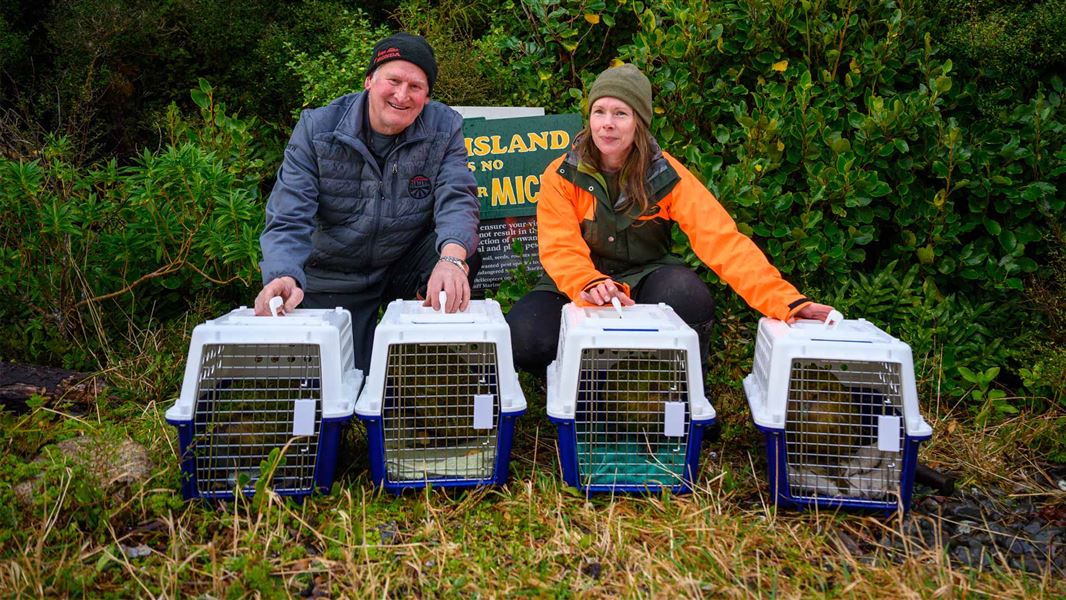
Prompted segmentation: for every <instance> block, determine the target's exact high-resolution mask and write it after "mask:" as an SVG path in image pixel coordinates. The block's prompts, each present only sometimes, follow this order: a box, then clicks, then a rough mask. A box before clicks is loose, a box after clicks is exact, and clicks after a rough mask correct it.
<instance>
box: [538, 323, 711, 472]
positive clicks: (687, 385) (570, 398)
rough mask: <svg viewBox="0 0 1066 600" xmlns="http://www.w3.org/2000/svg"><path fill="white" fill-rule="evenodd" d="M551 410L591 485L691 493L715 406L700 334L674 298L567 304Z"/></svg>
mask: <svg viewBox="0 0 1066 600" xmlns="http://www.w3.org/2000/svg"><path fill="white" fill-rule="evenodd" d="M547 387H548V390H547V412H548V417H549V419H551V421H552V422H553V423H555V425H556V427H557V429H558V432H559V442H558V443H559V461H560V463H561V468H562V472H563V479H564V480H565V481H566V482H567V483H568V484H569V485H571V486H573V487H576V488H578V489H580V490H582V491H584V492H585V493H592V492H656V491H660V490H663V489H669V490H672V491H673V492H688V491H691V489H692V485H693V482H694V481H695V479H696V475H697V473H698V472H699V455H700V447H701V446H702V443H703V435H704V432H705V430H706V429H707V428H708V427H710V426H712V425H713V424H714V423H715V412H714V408H713V407H712V406H711V403H710V402H709V401H708V400H707V398H706V397H705V396H704V390H703V374H702V370H701V367H700V357H699V342H698V341H697V337H696V332H695V331H693V330H692V328H690V327H689V326H688V325H686V324H685V322H684V321H683V320H681V318H680V317H678V316H677V314H676V313H674V311H673V309H672V308H670V307H669V306H667V305H665V304H658V305H641V304H638V305H634V306H629V307H624V308H620V309H614V308H610V307H607V308H602V307H578V306H576V305H574V304H567V305H566V306H565V307H563V315H562V324H561V325H560V335H559V348H558V353H557V355H556V359H555V361H553V362H552V363H551V365H549V366H548V381H547Z"/></svg>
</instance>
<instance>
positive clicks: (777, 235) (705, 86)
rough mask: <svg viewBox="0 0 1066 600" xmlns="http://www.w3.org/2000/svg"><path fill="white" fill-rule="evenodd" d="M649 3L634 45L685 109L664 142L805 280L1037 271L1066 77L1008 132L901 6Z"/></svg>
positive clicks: (989, 284)
mask: <svg viewBox="0 0 1066 600" xmlns="http://www.w3.org/2000/svg"><path fill="white" fill-rule="evenodd" d="M633 6H634V10H637V11H638V12H639V14H640V26H641V28H640V31H639V32H638V34H637V35H636V36H635V37H634V42H633V43H632V44H630V45H627V46H623V47H622V48H620V49H619V53H620V55H621V58H622V59H623V60H627V61H632V62H634V63H636V64H637V65H638V66H640V67H641V68H643V69H644V70H645V71H646V72H648V73H649V75H650V77H651V79H652V82H653V85H654V87H655V89H656V90H658V100H657V105H658V106H660V107H670V115H672V117H666V118H660V119H657V120H656V122H655V123H654V124H653V125H654V129H655V133H656V135H657V137H658V139H659V140H660V142H661V143H662V144H663V145H664V146H665V147H666V148H667V149H668V150H670V151H671V152H673V153H674V154H675V155H678V156H679V157H681V158H682V160H684V161H685V162H686V163H687V164H688V165H689V167H690V168H691V169H692V170H694V171H695V172H697V173H698V174H699V175H701V176H702V177H703V178H704V179H705V180H706V181H707V184H708V187H710V188H711V189H712V191H715V192H717V193H718V194H719V197H720V198H721V199H722V200H723V201H724V202H725V203H726V205H727V207H728V208H730V209H731V210H732V212H733V213H734V215H735V217H736V218H737V221H738V223H739V224H740V226H741V229H742V230H743V231H745V232H746V233H749V234H753V235H754V237H755V238H756V239H757V241H759V242H760V244H761V245H762V246H763V247H764V249H765V250H766V251H767V253H768V254H769V255H770V257H771V259H772V261H773V262H774V263H775V264H776V265H777V266H778V267H779V268H781V270H782V271H783V272H785V273H786V274H789V275H790V276H791V277H792V278H793V279H794V280H796V281H797V282H798V283H801V284H805V285H834V284H840V283H843V282H845V281H847V280H848V279H849V276H850V274H851V273H852V272H854V271H868V272H869V271H876V270H877V269H878V268H879V267H880V266H882V265H884V264H886V263H888V262H889V261H892V260H899V261H901V262H905V263H908V264H909V263H918V264H920V265H921V272H922V275H923V276H931V277H934V279H935V280H936V281H937V283H938V285H941V286H942V287H947V288H951V287H954V286H958V285H960V284H962V285H963V286H964V287H966V288H973V287H981V288H984V289H988V290H1004V289H1020V288H1021V287H1022V278H1021V276H1022V275H1023V274H1025V273H1031V272H1033V271H1035V269H1036V267H1037V262H1036V259H1037V258H1039V257H1040V256H1041V255H1042V252H1043V250H1042V247H1041V237H1042V236H1041V230H1040V227H1039V225H1040V224H1041V223H1043V222H1046V221H1058V220H1061V216H1062V213H1063V202H1062V200H1061V199H1060V198H1058V197H1057V195H1056V193H1055V191H1056V190H1057V189H1058V187H1059V186H1060V185H1061V179H1062V178H1061V176H1060V175H1061V174H1056V172H1055V169H1056V166H1057V165H1061V159H1059V158H1057V157H1056V156H1055V152H1056V151H1058V150H1060V149H1061V148H1062V141H1063V138H1064V131H1063V122H1064V120H1066V119H1064V118H1063V115H1062V107H1061V97H1060V94H1061V82H1059V81H1058V80H1057V79H1056V80H1054V82H1053V83H1054V86H1053V89H1050V90H1047V91H1042V92H1039V93H1038V94H1037V95H1036V96H1034V97H1033V98H1031V99H1029V100H1027V101H1026V102H1023V103H1019V104H1018V105H1017V106H1016V108H1015V109H1014V110H1013V112H1012V113H1011V114H1010V116H1009V118H1008V119H1007V120H1006V121H1005V123H1004V124H1002V125H1000V126H998V127H996V128H991V127H982V125H981V124H980V123H969V124H966V125H963V124H960V122H958V121H956V120H955V119H954V118H953V117H952V111H953V110H954V107H955V105H956V102H957V100H958V98H960V97H965V96H966V95H967V94H968V93H970V92H969V90H966V89H960V88H963V87H964V86H958V85H955V84H954V82H953V81H952V79H951V72H952V63H951V62H950V61H939V60H937V59H936V58H935V50H934V46H933V45H932V41H931V40H930V39H928V36H925V35H923V32H922V31H921V29H920V28H919V25H920V23H919V22H917V21H915V18H914V15H906V14H904V13H903V12H902V11H901V10H900V9H899V8H897V7H896V5H895V4H894V3H881V4H879V5H863V6H861V7H853V6H852V5H851V4H848V5H847V7H835V6H829V5H826V4H825V3H802V4H797V5H793V4H790V3H786V4H784V5H781V6H776V5H773V4H772V3H750V4H745V5H739V4H733V3H724V4H715V5H706V4H704V3H695V2H684V1H676V2H671V1H668V2H663V3H659V4H657V5H656V7H655V8H654V9H653V8H650V7H643V6H642V5H641V4H640V3H635V4H634V5H633ZM804 6H806V7H808V8H806V9H805V8H804ZM851 8H854V10H851Z"/></svg>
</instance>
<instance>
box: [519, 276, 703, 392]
mask: <svg viewBox="0 0 1066 600" xmlns="http://www.w3.org/2000/svg"><path fill="white" fill-rule="evenodd" d="M633 292H634V293H633V299H634V300H636V301H637V302H639V303H641V304H658V303H660V302H663V303H665V304H667V305H669V306H670V307H671V308H673V309H674V312H676V313H677V315H678V316H679V317H681V319H682V320H684V321H685V322H686V323H688V325H689V326H690V327H692V328H693V329H695V330H696V334H697V335H698V336H699V343H700V364H702V365H703V367H704V371H706V367H707V352H708V350H709V349H710V344H711V327H712V325H713V324H714V296H712V295H711V290H710V289H708V287H707V284H706V283H704V282H703V280H701V279H700V278H699V276H698V275H696V273H694V272H693V271H692V270H691V269H688V268H686V267H682V266H674V265H668V266H664V267H660V268H659V269H656V270H655V271H654V272H653V273H651V274H650V275H648V276H647V277H645V278H644V280H643V281H641V282H640V285H639V286H638V287H637V289H636V290H634V291H633ZM569 301H570V300H569V299H568V298H567V297H566V296H564V295H563V294H557V293H555V292H544V291H537V292H530V293H528V294H526V295H525V296H523V297H522V299H521V300H519V301H518V302H516V303H515V304H514V306H512V307H511V311H510V312H508V313H507V324H508V326H510V328H511V348H512V351H513V353H514V362H515V367H517V368H519V369H522V370H523V371H527V372H529V373H532V374H534V375H537V376H543V375H544V372H545V370H546V369H547V367H548V364H549V363H551V361H553V360H555V355H556V349H557V347H558V345H559V325H560V322H561V321H562V309H563V306H564V305H565V304H566V303H567V302H569Z"/></svg>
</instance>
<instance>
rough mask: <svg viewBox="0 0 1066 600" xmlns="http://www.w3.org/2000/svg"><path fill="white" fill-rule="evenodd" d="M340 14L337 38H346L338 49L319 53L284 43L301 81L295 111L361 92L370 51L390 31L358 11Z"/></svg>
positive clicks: (290, 61)
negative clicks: (341, 20)
mask: <svg viewBox="0 0 1066 600" xmlns="http://www.w3.org/2000/svg"><path fill="white" fill-rule="evenodd" d="M340 14H341V16H342V17H343V24H342V25H341V26H340V31H339V32H338V36H337V38H338V39H339V40H343V41H342V45H341V46H340V47H339V48H329V49H326V50H323V51H321V52H319V53H317V54H316V53H312V52H307V51H304V50H300V49H298V48H296V47H294V46H293V45H292V44H291V43H286V44H285V46H286V48H287V49H288V50H289V51H290V52H291V53H292V57H291V59H290V60H289V62H288V65H289V68H290V69H291V70H292V72H293V73H294V74H295V75H296V77H297V78H299V81H300V89H301V99H300V100H301V102H300V103H299V104H294V105H293V106H294V108H295V109H296V113H298V112H299V109H300V108H314V107H316V106H323V105H325V104H328V103H329V102H330V101H331V100H333V99H334V98H337V97H339V96H343V95H344V94H350V93H352V92H358V91H361V90H362V89H363V81H364V80H365V79H366V68H367V65H369V64H370V52H371V51H372V50H373V49H374V44H375V43H376V42H377V41H378V40H380V39H382V38H384V37H386V36H388V35H389V33H390V31H389V30H388V29H387V28H385V27H383V26H374V25H373V24H371V23H370V21H369V20H368V19H367V17H366V15H365V14H363V13H362V12H361V11H359V10H352V11H349V10H342V11H341V13H340Z"/></svg>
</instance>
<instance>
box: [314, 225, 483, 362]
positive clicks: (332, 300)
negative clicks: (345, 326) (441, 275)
mask: <svg viewBox="0 0 1066 600" xmlns="http://www.w3.org/2000/svg"><path fill="white" fill-rule="evenodd" d="M436 237H437V236H436V235H434V234H432V233H431V234H429V235H427V236H426V237H425V239H424V240H423V241H422V242H421V243H419V244H417V245H416V246H414V247H413V248H412V249H411V251H410V252H408V253H407V254H406V255H404V256H403V258H401V259H400V260H398V261H396V263H395V264H394V265H393V268H391V269H389V274H388V276H387V277H386V278H385V280H384V281H382V282H381V283H380V284H378V285H377V286H374V287H372V288H368V289H365V290H361V291H358V292H353V293H348V294H333V293H327V292H314V291H311V290H307V291H306V292H305V293H304V300H303V302H302V303H301V304H300V307H301V308H335V307H338V306H340V307H341V308H345V309H347V310H348V312H350V313H351V314H352V341H353V343H354V345H355V367H356V368H357V369H362V371H363V375H367V374H369V373H370V355H371V352H372V351H373V349H374V329H375V327H376V326H377V322H378V315H379V312H380V309H381V307H382V305H384V304H386V303H388V302H391V301H393V300H398V299H400V300H413V299H415V298H416V297H418V298H425V296H426V284H427V283H428V282H429V276H430V274H432V273H433V269H434V268H435V267H436V266H437V261H438V260H440V254H439V253H438V252H437V248H436ZM466 264H467V265H468V266H469V267H470V274H469V275H468V276H467V277H468V279H469V281H470V283H471V285H473V282H474V277H476V276H477V272H478V270H479V269H480V268H481V256H480V255H478V253H476V252H475V253H474V254H473V255H471V256H470V257H468V258H467V259H466Z"/></svg>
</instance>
